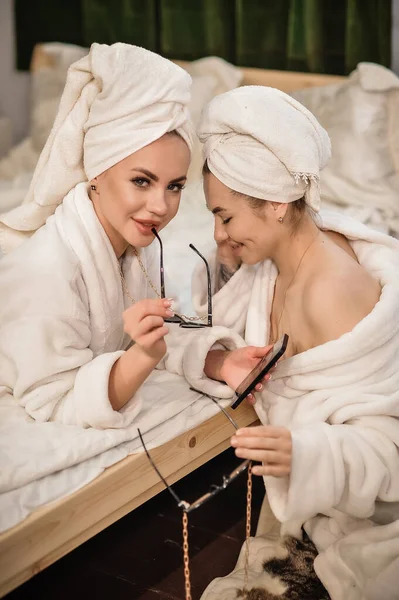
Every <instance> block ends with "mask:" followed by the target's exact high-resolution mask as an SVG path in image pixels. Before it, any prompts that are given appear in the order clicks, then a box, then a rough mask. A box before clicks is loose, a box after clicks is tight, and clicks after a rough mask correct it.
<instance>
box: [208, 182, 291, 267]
mask: <svg viewBox="0 0 399 600" xmlns="http://www.w3.org/2000/svg"><path fill="white" fill-rule="evenodd" d="M204 191H205V197H206V202H207V206H208V208H209V210H211V211H212V212H213V214H214V215H215V230H214V237H215V241H216V242H217V243H218V244H220V243H223V242H226V243H228V244H229V245H230V246H231V248H232V250H233V253H234V254H235V255H236V256H237V257H238V258H240V259H241V260H242V261H243V262H244V263H246V264H249V265H254V264H256V263H258V262H261V261H263V260H266V259H267V258H273V255H274V254H275V251H276V248H277V246H278V245H279V244H280V243H281V241H282V234H283V228H282V227H281V223H279V221H278V219H279V217H283V218H284V216H285V214H286V210H287V205H286V204H277V203H275V202H266V201H265V202H264V203H263V204H262V205H261V207H260V208H256V209H254V208H252V207H251V205H250V203H249V201H248V199H247V198H245V197H244V196H241V195H240V194H236V193H234V192H233V191H232V190H231V189H230V188H228V187H227V186H225V185H224V184H223V183H222V182H221V181H219V180H218V179H217V178H216V177H215V176H214V175H213V174H212V173H208V174H206V175H205V176H204Z"/></svg>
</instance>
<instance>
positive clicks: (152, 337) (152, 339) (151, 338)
mask: <svg viewBox="0 0 399 600" xmlns="http://www.w3.org/2000/svg"><path fill="white" fill-rule="evenodd" d="M168 333H169V329H168V328H167V327H166V325H164V326H163V327H158V328H157V329H154V330H153V331H151V332H150V333H147V335H143V336H142V338H141V339H140V344H141V345H142V346H143V347H146V348H149V347H151V346H152V345H153V344H155V343H156V342H158V340H160V339H161V338H163V337H165V335H168Z"/></svg>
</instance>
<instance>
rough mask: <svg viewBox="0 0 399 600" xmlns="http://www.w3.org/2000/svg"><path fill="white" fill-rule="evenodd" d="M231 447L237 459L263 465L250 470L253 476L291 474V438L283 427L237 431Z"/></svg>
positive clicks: (264, 426) (248, 428) (263, 427)
mask: <svg viewBox="0 0 399 600" xmlns="http://www.w3.org/2000/svg"><path fill="white" fill-rule="evenodd" d="M231 445H232V446H233V448H235V449H236V456H238V457H239V458H244V459H249V460H254V461H256V462H261V463H263V464H262V466H260V465H259V466H258V465H257V466H255V467H253V468H252V473H253V474H254V475H273V477H287V476H288V475H289V474H290V473H291V461H292V437H291V432H290V431H289V430H288V429H286V428H285V427H272V426H271V425H261V426H259V427H245V428H243V429H238V430H237V431H236V433H235V435H233V437H232V438H231Z"/></svg>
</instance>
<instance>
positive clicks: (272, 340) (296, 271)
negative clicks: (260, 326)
mask: <svg viewBox="0 0 399 600" xmlns="http://www.w3.org/2000/svg"><path fill="white" fill-rule="evenodd" d="M319 233H320V230H318V231H317V233H316V235H315V236H314V238H313V239H312V241H311V242H310V244H309V245H308V246H307V248H306V250H305V252H304V253H303V254H302V256H301V259H300V261H299V263H298V266H297V268H296V269H295V273H294V275H293V277H292V279H291V281H290V282H289V284H288V286H287V287H286V289H285V292H284V296H283V308H282V309H281V313H280V316H279V318H278V321H277V327H276V333H277V335H276V336H274V335H272V336H270V337H271V339H270V341H271V342H272V343H275V342H277V339H278V331H279V327H280V323H281V319H282V317H283V314H284V310H285V299H286V297H287V292H288V290H289V289H290V287H291V286H292V284H293V283H294V281H295V277H296V276H297V274H298V271H299V267H300V266H301V264H302V261H303V259H304V258H305V255H306V253H307V251H308V250H309V248H310V247H311V246H312V244H313V242H315V241H316V238H317V236H318V235H319Z"/></svg>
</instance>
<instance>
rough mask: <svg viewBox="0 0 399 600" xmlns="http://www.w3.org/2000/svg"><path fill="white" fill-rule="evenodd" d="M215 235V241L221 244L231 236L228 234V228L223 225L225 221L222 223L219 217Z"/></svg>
mask: <svg viewBox="0 0 399 600" xmlns="http://www.w3.org/2000/svg"><path fill="white" fill-rule="evenodd" d="M213 237H214V238H215V242H216V243H218V244H220V243H221V242H225V241H226V240H228V239H229V236H228V235H227V233H226V230H225V228H224V227H223V223H220V222H219V221H218V220H217V219H215V228H214V232H213Z"/></svg>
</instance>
